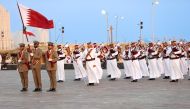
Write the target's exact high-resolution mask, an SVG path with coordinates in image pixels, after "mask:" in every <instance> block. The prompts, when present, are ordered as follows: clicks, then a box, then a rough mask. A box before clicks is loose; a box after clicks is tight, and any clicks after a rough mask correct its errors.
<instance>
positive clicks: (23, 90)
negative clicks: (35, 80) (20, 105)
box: [20, 88, 28, 92]
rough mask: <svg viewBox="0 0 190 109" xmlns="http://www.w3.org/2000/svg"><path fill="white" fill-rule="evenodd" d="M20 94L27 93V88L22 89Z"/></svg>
mask: <svg viewBox="0 0 190 109" xmlns="http://www.w3.org/2000/svg"><path fill="white" fill-rule="evenodd" d="M20 91H21V92H26V91H28V90H27V88H22V90H20Z"/></svg>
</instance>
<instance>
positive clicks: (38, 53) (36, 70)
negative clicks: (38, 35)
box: [31, 48, 42, 89]
mask: <svg viewBox="0 0 190 109" xmlns="http://www.w3.org/2000/svg"><path fill="white" fill-rule="evenodd" d="M41 58H42V50H41V49H40V48H34V49H32V54H31V66H32V74H33V79H34V83H35V87H36V88H40V89H41V88H42V82H41Z"/></svg>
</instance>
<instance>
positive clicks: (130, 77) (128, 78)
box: [123, 77, 131, 79]
mask: <svg viewBox="0 0 190 109" xmlns="http://www.w3.org/2000/svg"><path fill="white" fill-rule="evenodd" d="M123 79H131V77H125V78H123Z"/></svg>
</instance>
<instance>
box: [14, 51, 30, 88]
mask: <svg viewBox="0 0 190 109" xmlns="http://www.w3.org/2000/svg"><path fill="white" fill-rule="evenodd" d="M17 57H18V66H17V67H18V72H19V74H20V78H21V83H22V87H23V88H26V89H27V88H28V70H29V54H28V52H26V51H20V52H19V53H18V54H17Z"/></svg>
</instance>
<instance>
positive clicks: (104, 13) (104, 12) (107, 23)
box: [101, 10, 110, 43]
mask: <svg viewBox="0 0 190 109" xmlns="http://www.w3.org/2000/svg"><path fill="white" fill-rule="evenodd" d="M101 13H102V15H104V16H105V17H106V31H107V42H108V43H109V42H110V38H109V22H108V13H107V12H106V10H102V11H101Z"/></svg>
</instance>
